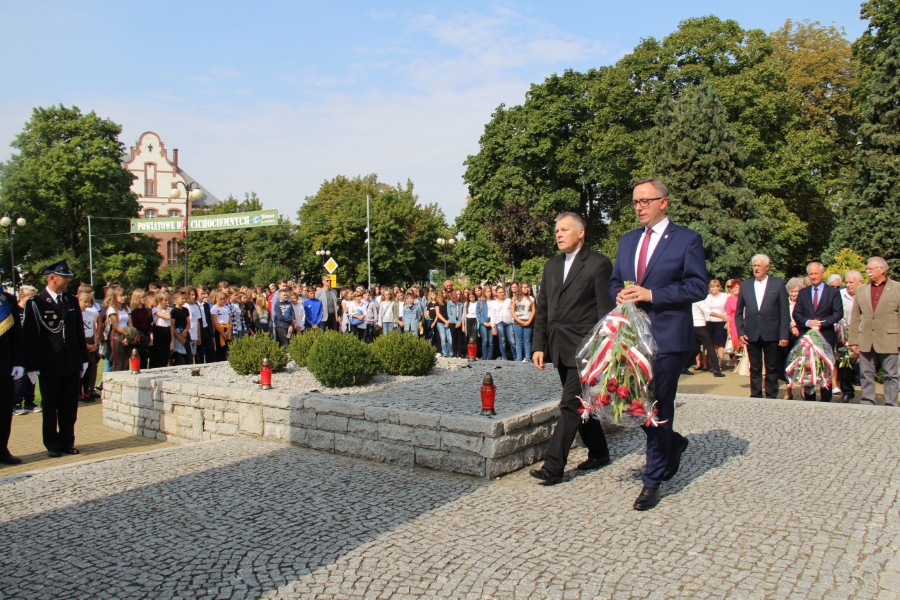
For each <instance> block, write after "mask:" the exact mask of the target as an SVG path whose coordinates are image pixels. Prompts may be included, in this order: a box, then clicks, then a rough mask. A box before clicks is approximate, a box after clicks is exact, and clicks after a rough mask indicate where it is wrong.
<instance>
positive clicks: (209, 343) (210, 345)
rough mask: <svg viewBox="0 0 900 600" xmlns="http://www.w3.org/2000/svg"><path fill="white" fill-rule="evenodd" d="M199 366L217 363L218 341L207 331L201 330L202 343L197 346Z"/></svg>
mask: <svg viewBox="0 0 900 600" xmlns="http://www.w3.org/2000/svg"><path fill="white" fill-rule="evenodd" d="M196 358H197V364H198V365H202V364H204V363H214V362H216V341H215V338H213V336H211V335H209V332H208V331H206V330H205V329H201V330H200V342H199V343H198V344H197V357H196Z"/></svg>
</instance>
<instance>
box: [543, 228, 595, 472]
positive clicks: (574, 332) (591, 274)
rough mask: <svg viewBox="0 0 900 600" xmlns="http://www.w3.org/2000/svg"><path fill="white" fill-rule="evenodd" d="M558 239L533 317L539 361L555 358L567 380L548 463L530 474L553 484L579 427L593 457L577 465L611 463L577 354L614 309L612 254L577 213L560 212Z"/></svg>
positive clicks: (561, 377) (582, 467) (590, 466)
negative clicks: (586, 400) (598, 247)
mask: <svg viewBox="0 0 900 600" xmlns="http://www.w3.org/2000/svg"><path fill="white" fill-rule="evenodd" d="M556 245H557V246H558V247H559V249H560V250H562V251H563V254H561V255H559V256H556V257H554V258H551V259H550V260H548V261H547V264H546V265H544V273H543V275H542V276H541V291H540V293H539V294H538V297H537V312H536V314H535V318H534V348H535V352H534V355H533V360H534V366H536V367H537V368H538V369H541V370H542V371H543V370H544V369H545V368H546V366H545V362H551V363H553V365H554V366H555V367H556V371H557V372H558V373H559V380H560V382H562V386H563V392H562V400H561V401H560V403H559V411H560V414H559V421H557V423H556V429H555V430H554V431H553V435H552V437H551V438H550V443H549V445H548V446H547V453H546V455H545V457H544V465H543V466H542V467H541V468H540V469H532V470H531V475H532V476H533V477H536V478H537V479H540V480H541V481H543V482H544V485H554V484H557V483H559V482H560V481H562V478H563V472H564V471H565V468H566V462H567V460H568V457H569V449H570V448H571V447H572V442H573V441H574V440H575V433H576V432H578V433H580V434H581V439H582V440H583V441H584V445H585V446H587V449H588V459H587V460H586V461H584V462H582V463H581V464H579V465H578V467H577V468H578V470H580V471H589V470H593V469H599V468H600V467H603V466H605V465H608V464H609V448H608V447H607V446H606V436H605V435H604V434H603V428H602V427H601V426H600V421H598V420H596V419H593V418H591V419H588V420H587V421H583V420H582V418H581V414H580V413H579V412H578V409H579V408H581V401H580V400H579V399H578V396H580V395H581V393H582V392H581V377H580V373H579V369H578V366H577V363H576V360H575V351H576V350H577V348H578V344H579V343H580V342H581V340H582V339H584V336H586V335H587V334H588V333H590V332H591V329H593V327H594V325H596V324H597V321H599V320H600V319H601V318H603V317H604V316H606V314H607V313H609V311H611V310H612V309H613V305H612V302H611V301H610V298H609V295H608V294H607V289H608V287H609V275H610V273H611V272H612V263H611V262H610V260H609V259H608V258H607V257H605V256H603V255H602V254H598V253H596V252H594V251H593V250H591V249H589V248H585V247H584V220H583V219H582V218H581V217H580V216H578V215H577V214H575V213H570V212H567V213H562V214H561V215H559V216H558V217H556Z"/></svg>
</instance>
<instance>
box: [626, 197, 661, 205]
mask: <svg viewBox="0 0 900 600" xmlns="http://www.w3.org/2000/svg"><path fill="white" fill-rule="evenodd" d="M663 198H665V196H660V197H659V198H641V199H640V200H632V201H631V206H632V207H634V208H637V205H638V204H640V205H641V208H647V207H648V206H650V203H651V202H654V201H656V200H662V199H663Z"/></svg>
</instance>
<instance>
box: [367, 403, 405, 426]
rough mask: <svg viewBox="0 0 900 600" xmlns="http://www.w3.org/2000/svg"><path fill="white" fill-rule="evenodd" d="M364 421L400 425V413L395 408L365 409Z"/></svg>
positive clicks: (368, 407)
mask: <svg viewBox="0 0 900 600" xmlns="http://www.w3.org/2000/svg"><path fill="white" fill-rule="evenodd" d="M364 414H365V417H366V421H376V422H379V423H395V424H399V423H400V411H399V410H397V409H396V408H384V407H381V406H367V407H365V413H364Z"/></svg>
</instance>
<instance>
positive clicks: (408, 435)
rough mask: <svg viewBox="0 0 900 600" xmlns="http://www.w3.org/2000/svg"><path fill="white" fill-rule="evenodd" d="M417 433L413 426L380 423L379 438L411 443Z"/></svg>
mask: <svg viewBox="0 0 900 600" xmlns="http://www.w3.org/2000/svg"><path fill="white" fill-rule="evenodd" d="M415 433H416V430H415V429H414V428H413V427H407V426H406V425H394V424H392V423H379V424H378V439H382V440H393V441H395V442H406V443H411V442H412V441H413V437H414V436H415Z"/></svg>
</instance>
